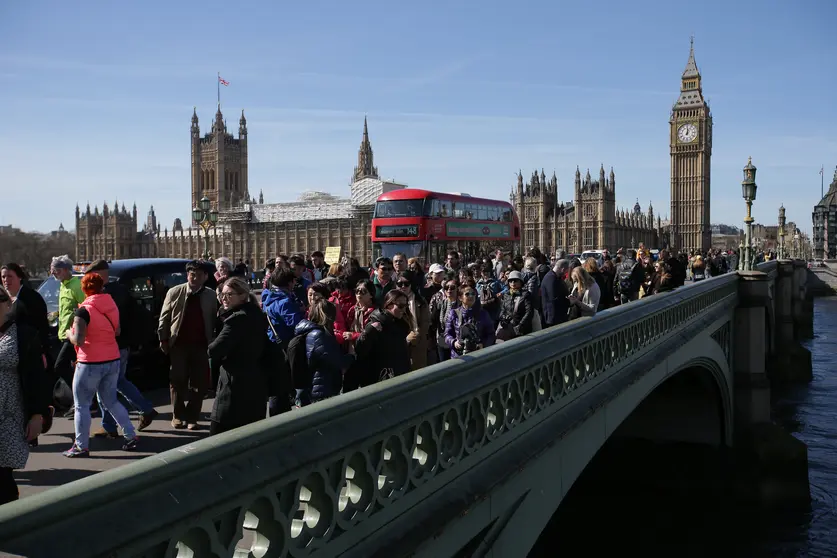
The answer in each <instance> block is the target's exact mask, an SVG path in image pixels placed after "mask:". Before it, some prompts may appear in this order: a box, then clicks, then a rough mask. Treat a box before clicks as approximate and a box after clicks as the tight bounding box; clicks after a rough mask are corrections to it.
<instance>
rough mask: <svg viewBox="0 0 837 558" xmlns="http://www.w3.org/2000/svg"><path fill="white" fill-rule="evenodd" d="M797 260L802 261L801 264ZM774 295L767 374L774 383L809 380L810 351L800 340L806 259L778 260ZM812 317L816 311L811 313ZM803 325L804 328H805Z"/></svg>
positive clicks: (810, 376)
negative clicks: (772, 347) (772, 338)
mask: <svg viewBox="0 0 837 558" xmlns="http://www.w3.org/2000/svg"><path fill="white" fill-rule="evenodd" d="M797 263H799V264H802V265H801V266H798V265H797ZM778 264H779V265H778V267H777V278H776V287H775V289H774V295H773V296H774V298H775V301H774V302H775V309H776V315H775V333H776V335H775V338H776V343H775V354H773V355H771V358H770V360H769V364H768V371H767V372H768V376H769V377H770V379H771V381H773V382H775V383H787V382H810V381H811V380H812V379H813V366H812V363H811V352H810V351H809V350H808V349H806V348H805V347H803V346H802V345H800V344H799V339H800V338H801V335H800V333H801V332H800V329H801V327H802V326H803V325H804V321H805V318H804V309H803V303H804V302H805V286H804V281H805V276H806V274H807V269H806V267H807V266H804V262H795V261H791V260H782V261H779V262H778ZM811 317H812V319H813V315H812V316H811ZM803 329H804V328H803Z"/></svg>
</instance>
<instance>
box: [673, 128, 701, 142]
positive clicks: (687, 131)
mask: <svg viewBox="0 0 837 558" xmlns="http://www.w3.org/2000/svg"><path fill="white" fill-rule="evenodd" d="M696 138H697V126H695V125H694V124H683V125H682V126H680V128H678V129H677V139H679V140H680V142H681V143H691V142H693V141H695V139H696Z"/></svg>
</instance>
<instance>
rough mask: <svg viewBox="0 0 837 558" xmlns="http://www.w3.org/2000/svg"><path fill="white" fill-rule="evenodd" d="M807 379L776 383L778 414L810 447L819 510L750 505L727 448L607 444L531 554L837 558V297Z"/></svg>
mask: <svg viewBox="0 0 837 558" xmlns="http://www.w3.org/2000/svg"><path fill="white" fill-rule="evenodd" d="M814 332H815V338H814V339H812V340H809V341H806V342H804V343H803V344H804V345H805V346H806V347H807V348H808V349H809V350H810V351H811V353H812V357H813V372H814V379H813V381H812V382H811V383H810V384H808V385H800V386H794V387H785V388H777V389H774V392H773V400H774V401H773V419H774V421H775V422H776V423H777V424H779V425H781V426H783V427H784V428H785V429H786V430H788V431H789V432H791V433H792V434H793V435H794V436H796V437H797V438H798V439H800V440H802V441H803V442H805V444H807V446H808V466H809V480H810V486H811V509H810V510H802V511H794V510H790V509H787V508H786V507H783V508H779V509H777V508H775V507H774V508H763V507H761V506H757V505H752V504H746V503H744V501H743V500H742V499H740V498H738V497H737V494H738V493H739V492H740V490H739V488H740V487H741V486H742V476H741V473H740V472H739V473H737V474H736V473H735V467H734V465H733V460H734V458H733V457H732V455H731V454H730V453H728V452H723V451H720V452H719V451H716V450H711V449H708V448H706V447H704V446H695V445H677V444H668V445H665V446H661V445H659V444H653V443H642V442H630V443H627V444H625V445H619V444H611V443H609V444H608V445H606V446H605V448H603V449H602V451H601V452H599V454H598V455H597V456H596V458H595V459H594V460H593V462H591V464H590V466H588V468H587V469H585V471H584V472H583V473H582V475H581V476H580V477H579V479H578V480H577V481H576V483H575V484H574V485H573V488H572V489H571V490H570V492H569V493H568V494H567V497H566V498H565V499H564V501H563V502H562V504H561V506H560V507H559V509H558V511H557V512H556V514H555V515H554V516H553V518H552V519H551V520H550V524H549V526H548V527H547V529H546V530H545V531H544V534H543V535H542V537H541V540H539V541H538V544H537V545H536V546H535V548H534V549H533V550H532V552H531V554H530V557H535V558H536V557H541V556H543V557H547V556H566V555H573V554H575V553H584V554H585V555H588V556H599V555H609V554H612V553H614V552H619V553H622V554H624V553H632V552H634V551H638V552H640V553H641V554H642V555H643V556H666V557H671V556H677V557H678V558H679V557H687V556H700V557H701V558H705V557H706V556H731V557H732V556H734V557H736V558H749V557H753V558H759V557H779V558H784V557H806V558H807V557H810V558H835V557H837V503H835V500H837V433H835V431H837V297H829V298H818V299H815V302H814Z"/></svg>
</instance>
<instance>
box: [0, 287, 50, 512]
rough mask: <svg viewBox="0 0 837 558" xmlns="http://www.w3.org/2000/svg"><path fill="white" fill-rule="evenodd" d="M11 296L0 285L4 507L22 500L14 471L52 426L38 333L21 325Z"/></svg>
mask: <svg viewBox="0 0 837 558" xmlns="http://www.w3.org/2000/svg"><path fill="white" fill-rule="evenodd" d="M12 304H13V303H12V297H11V296H10V295H9V293H8V291H6V289H5V288H3V287H0V505H2V504H5V503H7V502H11V501H14V500H17V499H18V490H17V483H15V479H14V476H13V474H12V471H13V470H14V469H22V468H24V467H25V466H26V461H27V460H28V459H29V442H33V441H34V440H37V438H38V435H39V434H41V433H43V432H46V431H47V430H48V427H49V426H50V425H51V424H52V413H51V412H50V409H49V404H50V402H51V400H52V386H51V385H50V384H49V382H48V378H47V373H46V370H45V369H44V363H43V359H42V358H41V354H42V353H43V351H42V350H41V342H40V337H39V334H38V331H37V330H35V329H34V328H32V327H31V326H29V325H27V324H25V323H23V322H19V321H18V318H17V316H16V313H15V312H13V311H12Z"/></svg>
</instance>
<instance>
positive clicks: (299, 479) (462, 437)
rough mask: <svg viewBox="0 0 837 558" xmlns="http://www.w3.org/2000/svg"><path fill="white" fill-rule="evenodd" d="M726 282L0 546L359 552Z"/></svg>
mask: <svg viewBox="0 0 837 558" xmlns="http://www.w3.org/2000/svg"><path fill="white" fill-rule="evenodd" d="M737 286H738V277H737V275H736V274H734V273H733V274H729V275H725V276H721V277H717V278H713V279H709V280H706V281H702V282H700V283H697V284H694V285H689V286H686V287H682V288H680V289H677V290H675V291H673V292H670V293H665V294H660V295H656V296H652V297H648V298H645V299H642V300H640V301H637V302H633V303H630V304H628V305H625V306H621V307H617V308H615V309H612V310H608V311H606V312H603V313H601V314H599V315H597V316H594V317H592V318H583V319H580V320H575V321H573V322H571V323H568V324H565V325H562V326H558V327H555V328H550V329H548V330H544V331H540V332H537V333H534V334H531V335H527V336H525V337H523V338H519V339H515V340H513V341H510V342H507V343H504V344H501V345H497V346H494V347H489V348H486V349H484V350H481V351H479V352H477V353H474V354H473V355H468V356H466V357H463V358H458V359H454V360H451V361H448V362H445V363H441V364H437V365H433V366H430V367H427V368H425V369H422V370H420V371H417V372H413V373H411V374H407V375H404V376H401V377H398V378H395V379H393V380H389V381H386V382H383V383H380V384H377V385H375V386H372V387H369V388H364V389H361V390H357V391H354V392H351V393H348V394H345V395H341V396H339V397H334V398H332V399H329V400H327V401H324V402H321V403H318V404H315V405H312V406H309V407H305V408H303V409H301V410H296V411H293V412H290V413H285V414H283V415H280V416H278V417H274V418H271V419H267V420H263V421H260V422H258V423H255V424H252V425H249V426H246V427H243V428H240V429H237V430H234V431H232V432H228V433H224V434H221V435H218V436H213V437H210V438H206V439H203V440H200V441H197V442H194V443H190V444H188V445H186V446H183V447H180V448H177V449H173V450H170V451H167V452H165V453H162V454H159V455H156V456H151V457H148V458H146V459H143V460H141V461H138V462H135V463H132V464H130V465H126V466H123V467H120V468H117V469H113V470H110V471H106V472H104V473H100V474H97V475H93V476H91V477H87V478H84V479H81V480H78V481H75V482H72V483H69V484H67V485H64V486H61V487H57V488H54V489H51V490H48V491H46V492H43V493H39V494H36V495H33V496H30V497H27V498H25V499H23V500H21V501H18V502H15V503H12V504H8V505H5V506H2V507H0V550H3V551H7V552H15V553H19V554H23V555H26V556H28V557H30V558H39V557H50V558H53V557H55V556H63V555H66V553H67V549H68V546H69V547H70V548H78V549H84V555H85V556H120V557H127V556H143V557H147V558H151V557H158V556H159V557H162V556H167V557H168V556H182V557H195V558H203V557H210V556H211V557H216V558H221V557H230V556H236V558H241V557H243V556H248V555H250V554H248V551H247V550H243V551H242V550H236V545H237V543H238V542H239V541H240V540H241V538H242V534H243V532H247V534H248V535H249V536H250V537H251V538H252V540H253V542H252V544H251V546H250V549H251V552H252V553H253V555H255V556H294V557H298V556H308V555H311V554H312V553H314V554H317V555H320V554H322V555H328V556H336V555H339V554H341V553H349V554H353V555H360V556H372V555H373V551H372V549H380V548H381V547H382V545H383V544H384V542H385V541H389V542H390V543H391V542H392V541H391V539H387V538H386V537H387V536H393V532H397V533H401V534H402V535H403V533H405V532H407V531H410V530H414V529H415V528H416V525H417V524H418V523H417V522H416V521H415V519H416V518H415V517H414V516H411V515H410V514H411V513H412V514H415V513H417V512H416V511H415V510H417V509H419V508H420V504H422V503H423V502H424V501H426V500H432V499H434V498H435V499H436V501H437V502H438V501H439V499H444V498H446V487H447V488H449V487H451V486H453V484H452V483H454V481H456V480H457V479H461V478H467V474H468V472H469V470H470V469H471V468H472V467H473V466H474V465H476V464H478V463H482V462H485V461H486V460H489V459H491V457H492V455H494V454H495V453H497V452H498V451H500V450H501V449H502V448H503V446H504V445H506V444H507V443H508V442H510V441H511V440H513V439H515V438H516V437H517V436H519V435H521V434H522V433H525V432H527V431H529V430H532V429H534V428H536V427H537V426H538V424H540V423H541V422H542V421H544V420H545V419H546V418H548V417H550V416H552V415H554V414H555V413H559V412H561V411H563V410H565V409H567V406H568V405H570V404H571V403H573V402H574V401H576V400H577V398H578V397H580V396H581V395H583V394H585V393H588V392H589V391H590V390H592V389H593V388H595V387H597V386H599V385H600V384H602V383H603V382H607V381H608V380H611V379H613V378H614V377H615V376H616V375H618V373H619V372H620V370H623V369H624V368H625V367H626V366H627V365H628V364H629V363H630V362H631V361H633V360H635V359H638V358H640V357H642V356H644V355H646V354H649V351H651V350H654V349H655V348H657V347H658V346H659V345H660V344H661V343H664V342H666V341H668V340H671V339H672V338H673V337H674V336H676V335H678V333H679V332H682V331H684V328H688V327H690V326H691V325H692V324H693V322H695V321H697V320H700V319H701V316H702V315H705V314H706V313H707V312H714V311H721V310H722V309H723V310H724V311H726V310H728V309H730V308H732V307H733V306H734V305H735V301H736V300H737ZM545 438H548V437H545ZM498 455H499V454H498ZM445 504H446V505H448V507H451V506H454V507H456V506H459V507H462V509H463V510H466V509H467V506H468V504H469V503H468V502H462V501H455V502H449V499H446V500H445ZM405 518H406V519H405ZM404 521H409V523H404ZM399 522H400V523H399ZM396 525H400V528H399V529H395V528H394V526H396ZM386 527H389V528H390V529H389V530H387V529H386ZM387 531H388V532H387ZM384 533H386V535H384ZM401 548H402V550H403V547H401ZM390 555H391V554H390Z"/></svg>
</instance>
